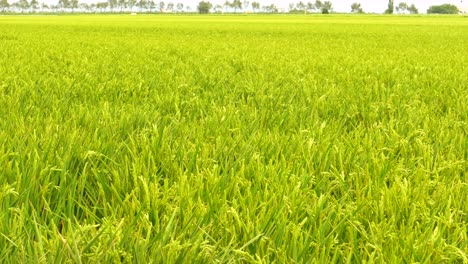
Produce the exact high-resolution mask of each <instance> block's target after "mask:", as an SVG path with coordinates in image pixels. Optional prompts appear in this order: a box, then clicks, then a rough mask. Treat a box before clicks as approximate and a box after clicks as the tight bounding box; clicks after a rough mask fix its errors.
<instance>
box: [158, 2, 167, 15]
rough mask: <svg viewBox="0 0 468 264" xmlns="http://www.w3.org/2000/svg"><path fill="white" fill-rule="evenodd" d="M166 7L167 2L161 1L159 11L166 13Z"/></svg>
mask: <svg viewBox="0 0 468 264" xmlns="http://www.w3.org/2000/svg"><path fill="white" fill-rule="evenodd" d="M164 7H166V4H165V3H164V2H162V1H161V2H159V12H161V13H164Z"/></svg>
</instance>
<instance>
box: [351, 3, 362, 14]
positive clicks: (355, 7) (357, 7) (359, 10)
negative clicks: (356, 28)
mask: <svg viewBox="0 0 468 264" xmlns="http://www.w3.org/2000/svg"><path fill="white" fill-rule="evenodd" d="M351 12H352V13H364V11H363V10H362V7H361V4H360V3H353V4H352V5H351Z"/></svg>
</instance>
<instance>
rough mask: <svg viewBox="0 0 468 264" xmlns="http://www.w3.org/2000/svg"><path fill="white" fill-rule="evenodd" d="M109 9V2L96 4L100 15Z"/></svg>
mask: <svg viewBox="0 0 468 264" xmlns="http://www.w3.org/2000/svg"><path fill="white" fill-rule="evenodd" d="M108 7H109V2H99V3H97V4H96V8H97V9H99V12H100V13H103V12H104V11H105V10H106V9H107V8H108Z"/></svg>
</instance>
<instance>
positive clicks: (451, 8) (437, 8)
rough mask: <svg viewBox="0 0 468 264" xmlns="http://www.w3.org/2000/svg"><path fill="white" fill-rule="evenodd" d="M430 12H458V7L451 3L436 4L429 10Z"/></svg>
mask: <svg viewBox="0 0 468 264" xmlns="http://www.w3.org/2000/svg"><path fill="white" fill-rule="evenodd" d="M427 13H428V14H458V7H457V6H455V5H451V4H443V5H434V6H431V7H429V9H428V10H427Z"/></svg>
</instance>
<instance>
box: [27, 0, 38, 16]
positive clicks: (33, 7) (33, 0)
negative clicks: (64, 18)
mask: <svg viewBox="0 0 468 264" xmlns="http://www.w3.org/2000/svg"><path fill="white" fill-rule="evenodd" d="M38 8H39V2H38V1H37V0H31V2H30V3H29V9H30V10H31V12H33V13H34V12H36V10H37V9H38Z"/></svg>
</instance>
